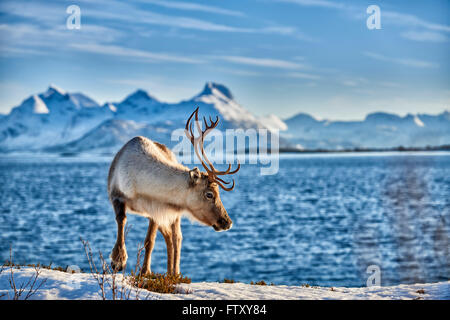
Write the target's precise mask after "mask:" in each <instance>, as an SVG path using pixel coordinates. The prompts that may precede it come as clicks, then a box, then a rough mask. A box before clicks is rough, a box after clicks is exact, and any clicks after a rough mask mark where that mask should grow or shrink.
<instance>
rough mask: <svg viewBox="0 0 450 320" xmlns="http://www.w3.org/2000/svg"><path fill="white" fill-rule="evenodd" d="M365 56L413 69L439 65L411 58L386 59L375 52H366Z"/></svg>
mask: <svg viewBox="0 0 450 320" xmlns="http://www.w3.org/2000/svg"><path fill="white" fill-rule="evenodd" d="M364 55H366V56H368V57H369V58H372V59H375V60H378V61H385V62H391V63H396V64H401V65H404V66H408V67H413V68H437V67H438V66H439V65H437V64H435V63H433V62H429V61H423V60H416V59H409V58H390V57H386V56H384V55H381V54H378V53H373V52H364Z"/></svg>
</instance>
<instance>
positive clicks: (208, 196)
mask: <svg viewBox="0 0 450 320" xmlns="http://www.w3.org/2000/svg"><path fill="white" fill-rule="evenodd" d="M205 196H206V198H208V199H212V198H214V194H213V193H212V192H206V193H205Z"/></svg>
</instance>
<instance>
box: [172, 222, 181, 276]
mask: <svg viewBox="0 0 450 320" xmlns="http://www.w3.org/2000/svg"><path fill="white" fill-rule="evenodd" d="M182 240H183V236H182V234H181V217H179V218H178V219H177V220H176V221H175V222H174V223H173V224H172V242H173V269H172V272H173V274H179V273H180V255H181V241H182Z"/></svg>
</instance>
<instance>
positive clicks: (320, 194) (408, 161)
mask: <svg viewBox="0 0 450 320" xmlns="http://www.w3.org/2000/svg"><path fill="white" fill-rule="evenodd" d="M110 161H111V158H110V157H95V158H94V157H92V158H77V157H74V158H63V157H24V156H1V157H0V181H1V184H0V240H1V241H0V259H1V261H6V260H7V259H8V258H9V250H10V247H12V249H13V255H14V262H16V263H37V262H41V263H44V264H48V263H50V262H52V263H53V265H54V266H67V265H78V266H80V267H81V268H82V269H83V270H85V271H88V270H89V266H88V261H87V259H86V256H85V255H84V250H83V246H82V244H81V242H80V237H82V238H83V239H85V240H88V241H89V242H90V244H91V246H92V248H93V251H94V254H97V253H98V252H102V253H103V255H104V256H109V253H110V251H111V249H112V247H113V246H114V242H115V235H116V222H115V218H114V213H113V210H112V208H111V205H110V204H109V202H108V198H107V192H106V179H107V174H108V168H109V164H110ZM259 173H260V168H259V167H258V165H243V167H242V169H241V170H240V171H239V173H238V174H237V175H236V188H235V190H234V191H232V192H222V200H223V203H224V205H225V207H226V209H227V211H228V213H229V215H230V217H231V218H232V220H233V228H232V229H231V230H229V231H227V232H220V233H217V232H215V231H214V230H213V229H212V228H210V227H204V226H200V225H197V224H193V223H191V222H190V221H189V220H187V219H184V220H183V223H182V230H183V238H184V239H183V247H182V252H181V271H182V273H183V274H184V275H186V276H189V277H191V278H192V280H193V281H218V280H223V279H224V278H231V279H234V280H236V281H243V282H250V281H259V280H265V281H266V282H273V283H275V284H289V285H299V284H303V283H308V284H311V285H322V286H365V285H366V280H367V278H368V277H369V276H370V274H369V273H367V272H366V271H367V267H368V266H370V265H376V266H378V267H379V268H380V270H381V285H395V284H399V283H416V282H435V281H443V280H449V279H450V240H449V239H450V154H448V153H447V154H445V153H444V154H434V153H428V154H407V153H402V154H371V155H369V154H344V155H333V154H326V155H293V154H292V155H281V159H280V170H279V172H278V174H276V175H271V176H262V175H260V174H259ZM128 223H129V225H130V227H131V228H130V231H129V233H128V237H127V241H126V244H127V248H128V255H129V264H128V268H129V269H132V268H134V264H135V261H136V254H137V249H138V244H139V243H141V244H142V243H143V241H144V238H145V234H146V230H147V221H146V219H145V218H142V217H139V216H134V215H128ZM152 269H153V271H156V272H165V270H166V252H165V243H164V239H163V238H162V236H161V235H160V234H159V235H158V237H157V240H156V246H155V250H154V252H153V257H152Z"/></svg>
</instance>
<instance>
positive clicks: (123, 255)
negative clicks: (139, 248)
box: [111, 199, 128, 271]
mask: <svg viewBox="0 0 450 320" xmlns="http://www.w3.org/2000/svg"><path fill="white" fill-rule="evenodd" d="M113 207H114V212H115V213H116V222H117V240H116V244H115V246H114V248H113V250H112V252H111V267H112V268H113V270H114V271H121V270H123V269H124V268H125V266H126V264H127V259H128V254H127V248H126V247H125V224H126V222H127V215H126V213H125V203H124V202H122V201H120V200H118V199H115V200H114V201H113Z"/></svg>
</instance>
